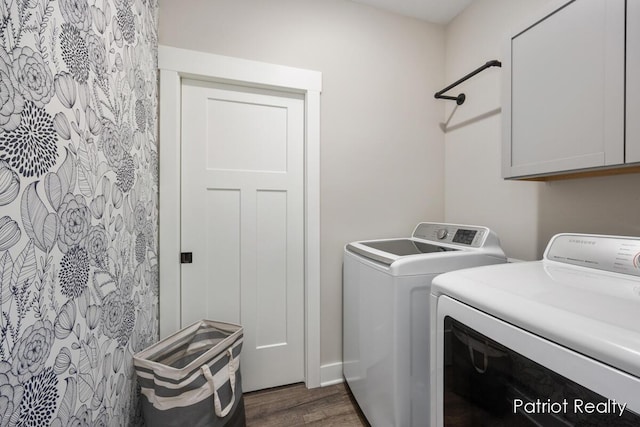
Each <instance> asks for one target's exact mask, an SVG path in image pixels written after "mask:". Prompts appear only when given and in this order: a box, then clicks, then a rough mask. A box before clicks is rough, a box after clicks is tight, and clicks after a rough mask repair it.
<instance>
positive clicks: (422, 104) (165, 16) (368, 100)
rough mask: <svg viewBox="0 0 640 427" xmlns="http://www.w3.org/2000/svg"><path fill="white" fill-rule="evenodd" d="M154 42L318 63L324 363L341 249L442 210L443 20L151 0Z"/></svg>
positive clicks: (335, 327)
mask: <svg viewBox="0 0 640 427" xmlns="http://www.w3.org/2000/svg"><path fill="white" fill-rule="evenodd" d="M159 20H160V22H159V41H160V44H163V45H168V46H175V47H180V48H185V49H192V50H199V51H205V52H211V53H215V54H219V55H227V56H234V57H239V58H245V59H251V60H257V61H263V62H268V63H275V64H280V65H288V66H293V67H299V68H306V69H311V70H316V71H321V72H322V77H323V92H322V95H321V143H320V144H321V147H320V150H321V158H320V168H321V171H320V174H321V177H320V180H321V182H320V193H321V195H320V197H321V219H320V221H321V225H320V227H321V274H322V277H321V298H322V300H321V346H322V348H321V363H322V364H323V365H330V364H331V363H334V362H340V361H341V360H342V249H343V246H344V245H345V244H346V243H348V242H350V241H354V240H359V239H373V238H380V237H394V236H395V237H397V236H406V235H409V234H410V233H411V231H413V227H414V226H415V225H416V224H417V223H418V222H420V221H426V220H431V221H439V220H441V219H442V217H443V203H444V196H443V188H444V184H443V174H444V170H443V165H444V159H443V141H444V135H443V133H442V132H441V130H440V128H439V127H438V123H439V122H440V121H442V116H443V111H444V105H443V104H442V103H441V102H434V100H433V93H435V92H436V91H437V90H439V89H441V88H442V86H441V85H442V83H443V82H444V75H443V73H444V38H443V36H444V29H443V28H442V27H441V26H438V25H432V24H427V23H425V22H422V21H419V20H416V19H411V18H406V17H402V16H399V15H394V14H391V13H386V12H383V11H380V10H377V9H373V8H371V7H368V6H364V5H361V4H357V3H353V2H350V1H345V0H323V1H317V0H271V1H269V2H264V1H260V0H246V1H242V2H238V1H230V0H188V1H181V2H176V1H171V0H161V1H160V18H159Z"/></svg>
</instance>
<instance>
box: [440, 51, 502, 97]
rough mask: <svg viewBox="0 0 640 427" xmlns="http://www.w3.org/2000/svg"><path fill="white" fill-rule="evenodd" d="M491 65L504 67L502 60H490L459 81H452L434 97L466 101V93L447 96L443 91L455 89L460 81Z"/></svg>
mask: <svg viewBox="0 0 640 427" xmlns="http://www.w3.org/2000/svg"><path fill="white" fill-rule="evenodd" d="M489 67H502V63H501V62H500V61H498V60H497V59H494V60H492V61H489V62H487V63H486V64H484V65H483V66H481V67H478V68H476V69H475V70H473V71H472V72H470V73H469V74H467V75H466V76H464V77H463V78H461V79H460V80H458V81H457V82H455V83H451V84H450V85H449V86H447V87H445V88H444V89H442V90H441V91H439V92H436V94H435V95H434V97H435V98H436V99H450V100H452V101H456V104H458V105H462V104H463V103H464V100H465V99H466V97H465V95H464V93H461V94H460V95H458V96H446V95H443V93H445V92H447V91H448V90H449V89H453V88H454V87H456V86H458V85H459V84H460V83H462V82H464V81H466V80H468V79H470V78H471V77H473V76H475V75H476V74H478V73H479V72H481V71H483V70H486V69H487V68H489Z"/></svg>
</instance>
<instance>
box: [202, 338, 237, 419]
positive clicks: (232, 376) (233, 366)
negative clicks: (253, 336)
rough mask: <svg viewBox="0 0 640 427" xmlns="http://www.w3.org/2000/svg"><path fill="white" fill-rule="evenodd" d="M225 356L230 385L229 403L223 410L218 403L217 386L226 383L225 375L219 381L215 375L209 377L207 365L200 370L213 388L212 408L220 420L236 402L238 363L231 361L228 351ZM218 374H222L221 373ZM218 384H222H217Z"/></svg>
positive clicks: (231, 356)
mask: <svg viewBox="0 0 640 427" xmlns="http://www.w3.org/2000/svg"><path fill="white" fill-rule="evenodd" d="M227 356H229V363H228V367H229V384H231V400H230V401H229V403H228V404H227V406H225V407H224V408H223V407H222V403H221V402H220V395H219V394H218V388H219V387H218V386H222V385H224V383H225V382H226V375H225V376H223V377H222V378H221V380H220V379H219V380H216V379H215V375H211V370H210V369H209V365H207V364H204V365H203V366H202V367H201V368H200V369H201V370H202V373H203V374H204V376H205V378H206V379H207V381H208V382H209V384H211V387H212V388H213V406H214V409H215V412H216V415H217V416H218V417H220V418H222V417H225V416H226V415H227V414H228V413H229V412H230V411H231V408H233V404H234V402H235V401H236V370H237V369H238V368H237V363H238V362H237V361H236V360H234V359H233V353H232V351H231V350H230V349H229V350H227ZM220 372H221V373H222V371H220ZM220 382H221V383H222V384H218V383H220Z"/></svg>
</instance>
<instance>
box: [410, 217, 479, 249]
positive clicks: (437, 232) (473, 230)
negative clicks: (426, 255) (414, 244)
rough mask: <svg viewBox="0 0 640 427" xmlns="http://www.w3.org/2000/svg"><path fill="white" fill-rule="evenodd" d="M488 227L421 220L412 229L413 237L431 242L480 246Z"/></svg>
mask: <svg viewBox="0 0 640 427" xmlns="http://www.w3.org/2000/svg"><path fill="white" fill-rule="evenodd" d="M488 234H489V229H488V228H486V227H479V226H475V225H457V224H440V223H434V222H421V223H420V224H418V226H417V227H416V229H415V230H414V231H413V237H414V238H417V239H424V240H429V241H432V242H440V243H449V244H453V245H461V246H468V247H473V248H481V247H483V245H484V244H485V241H486V237H487V235H488Z"/></svg>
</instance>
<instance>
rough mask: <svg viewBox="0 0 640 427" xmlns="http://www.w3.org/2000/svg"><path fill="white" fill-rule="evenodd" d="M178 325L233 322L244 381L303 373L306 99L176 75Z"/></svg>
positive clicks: (265, 382)
mask: <svg viewBox="0 0 640 427" xmlns="http://www.w3.org/2000/svg"><path fill="white" fill-rule="evenodd" d="M182 104H183V105H182V111H183V117H182V160H181V164H182V201H181V209H182V224H181V227H182V229H181V238H182V242H181V243H182V250H183V251H188V252H193V263H192V264H183V265H182V270H181V279H182V291H181V295H182V301H181V308H182V310H181V312H182V325H183V326H185V325H187V324H189V323H191V322H193V321H195V320H198V319H201V318H208V319H214V320H223V321H230V322H239V323H241V324H242V325H243V326H244V328H245V343H244V347H243V350H242V356H241V359H242V362H241V363H242V372H243V388H244V389H245V390H246V391H250V390H256V389H261V388H266V387H274V386H278V385H283V384H289V383H292V382H297V381H302V380H304V347H303V344H304V335H303V334H304V329H303V328H304V312H303V310H304V309H303V307H304V258H303V256H304V246H303V243H304V240H303V235H304V234H303V233H304V220H303V213H304V211H303V209H304V206H303V200H304V194H303V184H304V175H303V155H304V139H303V138H304V134H303V132H304V114H303V113H304V101H303V98H302V97H301V96H298V95H292V94H285V93H279V92H274V91H266V90H259V89H252V88H246V87H237V86H231V85H222V84H217V83H210V82H199V81H190V80H185V81H183V84H182Z"/></svg>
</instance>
